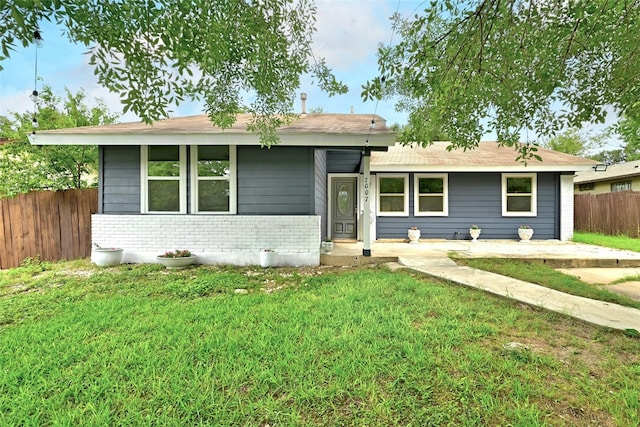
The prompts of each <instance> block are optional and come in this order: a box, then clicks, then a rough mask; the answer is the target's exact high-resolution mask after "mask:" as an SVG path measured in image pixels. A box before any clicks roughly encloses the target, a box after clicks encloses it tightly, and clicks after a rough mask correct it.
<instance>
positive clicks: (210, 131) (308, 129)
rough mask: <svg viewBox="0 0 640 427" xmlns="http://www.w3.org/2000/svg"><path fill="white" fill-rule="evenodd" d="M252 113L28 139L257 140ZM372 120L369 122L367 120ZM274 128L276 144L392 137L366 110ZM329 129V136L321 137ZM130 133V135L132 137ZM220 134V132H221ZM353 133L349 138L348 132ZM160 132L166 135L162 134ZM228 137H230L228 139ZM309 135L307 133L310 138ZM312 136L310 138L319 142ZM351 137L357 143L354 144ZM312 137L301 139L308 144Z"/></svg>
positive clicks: (377, 142) (389, 140)
mask: <svg viewBox="0 0 640 427" xmlns="http://www.w3.org/2000/svg"><path fill="white" fill-rule="evenodd" d="M252 118H253V116H252V115H251V114H238V115H237V117H236V122H235V123H234V124H233V125H232V126H231V127H230V128H228V129H222V128H220V127H217V126H214V125H213V124H212V123H211V121H210V120H209V117H208V116H206V115H204V114H202V115H197V116H188V117H176V118H169V119H164V120H158V121H156V122H154V123H153V124H152V125H147V124H144V123H141V122H134V123H117V124H112V125H104V126H85V127H77V128H68V129H56V130H47V131H41V132H38V133H37V134H36V135H35V138H33V139H32V144H38V145H58V144H59V145H66V144H69V145H95V144H97V145H126V144H135V145H146V144H158V145H162V144H165V143H166V144H176V139H175V137H176V136H177V135H179V136H180V139H181V141H180V144H186V145H191V144H216V143H219V144H230V143H231V144H239V145H243V144H244V145H248V144H254V145H255V144H257V143H258V138H257V136H256V135H255V134H253V133H251V132H250V131H248V130H247V125H248V124H249V123H250V121H251V119H252ZM372 120H373V121H374V123H375V126H373V127H372V126H371V122H372ZM277 134H278V136H279V137H280V140H281V143H282V145H303V144H301V143H296V142H295V140H296V139H298V140H300V136H301V135H306V136H309V137H310V138H311V137H312V136H315V137H323V138H322V139H323V140H324V141H325V142H327V141H328V142H329V145H347V144H346V141H344V142H345V144H342V143H340V142H338V141H340V140H342V139H344V138H343V137H349V138H348V141H349V143H350V144H351V145H364V143H365V141H366V140H367V139H369V140H370V141H369V142H370V145H372V146H388V145H391V144H393V143H394V142H395V131H393V130H391V129H390V128H388V127H387V125H386V121H385V120H384V119H383V118H382V117H380V116H377V115H371V114H307V115H300V116H298V117H297V118H294V119H293V121H292V122H291V124H289V125H286V126H282V127H280V128H278V130H277ZM328 135H331V136H332V137H333V138H331V139H327V138H326V136H328ZM132 136H135V137H136V139H135V141H133V140H132V139H131V137H132ZM221 136H222V137H221ZM354 136H355V137H357V139H354V138H353V137H354ZM162 137H169V138H164V141H163V138H162ZM230 138H231V139H232V140H230ZM312 139H313V138H312ZM317 139H318V138H315V141H313V142H319V141H318V140H317ZM354 141H357V144H354ZM310 142H312V141H306V142H305V143H304V145H309V143H310Z"/></svg>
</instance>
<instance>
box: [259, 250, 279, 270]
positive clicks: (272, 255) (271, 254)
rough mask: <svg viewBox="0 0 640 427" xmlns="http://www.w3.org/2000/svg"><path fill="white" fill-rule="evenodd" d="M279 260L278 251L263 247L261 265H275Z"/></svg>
mask: <svg viewBox="0 0 640 427" xmlns="http://www.w3.org/2000/svg"><path fill="white" fill-rule="evenodd" d="M277 260H278V253H277V252H276V251H274V250H273V249H268V248H267V249H262V250H261V251H260V267H262V268H268V267H275V266H276V261H277Z"/></svg>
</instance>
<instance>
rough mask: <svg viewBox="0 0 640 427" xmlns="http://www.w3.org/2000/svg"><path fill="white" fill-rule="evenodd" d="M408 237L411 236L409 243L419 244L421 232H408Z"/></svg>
mask: <svg viewBox="0 0 640 427" xmlns="http://www.w3.org/2000/svg"><path fill="white" fill-rule="evenodd" d="M407 236H409V243H419V241H420V230H411V229H409V230H407Z"/></svg>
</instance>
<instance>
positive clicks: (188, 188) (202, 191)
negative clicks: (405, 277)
mask: <svg viewBox="0 0 640 427" xmlns="http://www.w3.org/2000/svg"><path fill="white" fill-rule="evenodd" d="M249 119H250V116H248V115H242V114H241V115H239V116H238V118H237V122H236V123H235V124H234V125H233V127H231V128H230V129H226V130H222V129H219V128H217V127H213V126H212V124H211V123H210V121H209V120H208V118H207V117H206V116H204V115H201V116H193V117H183V118H171V119H166V120H162V121H158V122H156V123H154V125H153V126H147V125H145V124H141V123H123V124H114V125H107V126H96V127H82V128H73V129H61V130H52V131H43V132H39V133H37V134H36V135H33V136H32V140H31V142H32V143H33V144H39V145H40V144H41V145H47V144H70V145H75V144H79V145H82V144H87V145H98V147H99V177H98V193H99V206H98V212H97V214H95V215H94V216H93V218H92V242H94V243H96V244H99V245H100V246H103V247H109V246H117V247H123V248H124V249H125V253H124V259H123V260H124V261H125V262H154V261H155V256H156V255H158V254H161V253H163V252H164V251H166V250H173V249H189V250H191V251H192V252H194V253H196V254H197V255H198V260H199V262H201V263H230V264H238V265H247V264H257V263H258V255H259V252H260V250H261V249H265V248H269V249H273V250H275V251H276V252H278V254H279V255H280V264H282V265H317V264H318V263H319V258H320V254H319V247H320V241H321V239H323V238H325V237H330V238H332V239H334V240H339V239H345V240H361V241H363V246H364V249H363V255H365V256H367V255H371V249H370V243H371V241H374V240H382V239H402V238H406V236H407V229H408V228H410V227H412V226H415V227H419V228H420V229H421V230H422V237H423V238H427V239H428V238H439V239H467V238H468V229H469V227H470V225H471V224H477V225H479V226H481V227H482V239H516V238H517V228H518V226H519V225H522V224H528V225H530V226H531V227H533V228H534V229H535V236H534V238H541V239H563V240H564V239H569V238H571V237H572V233H573V175H574V173H575V172H576V171H580V170H584V169H588V168H590V167H591V166H592V165H593V163H594V162H592V161H590V160H585V159H581V158H578V157H574V156H569V155H566V154H562V153H557V152H553V151H550V150H544V149H540V155H541V156H542V158H543V161H542V162H540V161H537V160H529V161H528V162H527V163H526V164H524V163H522V162H517V161H515V157H516V153H515V151H514V150H513V149H509V148H499V147H498V144H496V143H493V142H483V143H480V144H479V146H478V148H476V149H474V150H471V151H466V152H463V151H447V150H446V146H447V145H448V144H447V143H444V142H443V143H435V144H434V145H433V146H431V147H429V148H426V149H425V148H412V147H404V146H400V145H395V132H393V131H392V130H391V129H389V128H388V127H387V126H386V125H385V121H384V120H383V119H382V118H380V117H377V116H371V115H359V114H309V115H306V114H302V115H300V116H299V118H297V119H296V120H294V121H293V122H292V123H291V124H290V125H288V126H283V127H282V128H280V129H279V130H278V135H279V138H280V143H279V144H277V145H276V146H272V147H271V148H263V147H261V146H260V144H259V141H258V138H257V136H256V135H254V134H252V133H250V132H248V131H247V130H246V126H247V123H248V120H249Z"/></svg>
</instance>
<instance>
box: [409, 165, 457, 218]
mask: <svg viewBox="0 0 640 427" xmlns="http://www.w3.org/2000/svg"><path fill="white" fill-rule="evenodd" d="M447 181H448V177H447V175H446V174H438V175H433V174H428V175H427V174H424V175H415V176H414V182H413V194H414V206H413V213H414V215H415V216H446V215H448V214H449V200H448V199H449V195H448V193H449V191H448V182H447Z"/></svg>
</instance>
